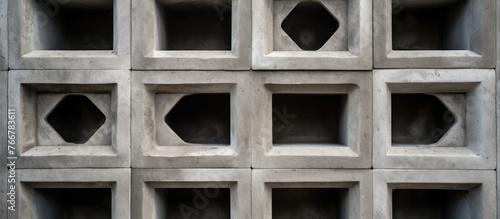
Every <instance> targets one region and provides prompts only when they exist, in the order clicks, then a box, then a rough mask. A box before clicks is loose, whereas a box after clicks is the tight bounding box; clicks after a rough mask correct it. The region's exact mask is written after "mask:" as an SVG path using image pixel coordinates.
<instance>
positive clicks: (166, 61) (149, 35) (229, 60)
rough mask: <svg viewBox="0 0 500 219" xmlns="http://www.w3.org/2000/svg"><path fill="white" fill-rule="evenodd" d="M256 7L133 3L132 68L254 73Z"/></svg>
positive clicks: (170, 0)
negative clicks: (253, 53)
mask: <svg viewBox="0 0 500 219" xmlns="http://www.w3.org/2000/svg"><path fill="white" fill-rule="evenodd" d="M251 4H252V1H246V0H216V1H207V0H188V1H180V0H145V1H142V0H133V1H132V7H133V8H134V10H133V12H132V13H133V16H132V17H133V19H132V32H133V33H135V34H132V68H133V69H134V70H141V69H146V70H167V69H175V70H249V69H250V68H251V67H250V66H251V63H250V59H251V57H250V51H251V32H250V31H251V28H252V27H251ZM186 17H188V18H189V19H186Z"/></svg>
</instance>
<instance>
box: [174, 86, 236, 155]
mask: <svg viewBox="0 0 500 219" xmlns="http://www.w3.org/2000/svg"><path fill="white" fill-rule="evenodd" d="M230 115H231V109H230V95H229V94H228V93H221V94H193V95H189V96H185V97H183V98H182V99H181V100H180V101H179V102H178V103H177V104H176V105H175V106H174V108H172V110H170V112H169V113H168V114H167V115H166V116H165V122H166V123H167V124H168V126H170V128H171V129H172V130H173V131H174V132H175V133H176V134H177V135H178V136H179V137H180V138H181V139H182V140H183V141H185V142H188V143H197V144H224V145H229V144H230V141H231V126H230V117H231V116H230Z"/></svg>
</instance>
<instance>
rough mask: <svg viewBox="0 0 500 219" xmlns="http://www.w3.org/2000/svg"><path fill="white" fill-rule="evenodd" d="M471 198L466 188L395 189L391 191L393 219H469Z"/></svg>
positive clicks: (470, 215)
mask: <svg viewBox="0 0 500 219" xmlns="http://www.w3.org/2000/svg"><path fill="white" fill-rule="evenodd" d="M471 203H473V200H472V199H471V196H470V195H469V191H468V190H439V189H395V190H393V192H392V217H393V218H394V219H417V218H441V219H470V218H473V217H472V214H471Z"/></svg>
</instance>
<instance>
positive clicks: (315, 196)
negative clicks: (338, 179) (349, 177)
mask: <svg viewBox="0 0 500 219" xmlns="http://www.w3.org/2000/svg"><path fill="white" fill-rule="evenodd" d="M348 194H349V189H347V188H273V189H272V195H271V196H272V218H273V219H286V218H335V219H347V218H349V217H348V212H349V207H348V203H349V199H348V197H349V195H348Z"/></svg>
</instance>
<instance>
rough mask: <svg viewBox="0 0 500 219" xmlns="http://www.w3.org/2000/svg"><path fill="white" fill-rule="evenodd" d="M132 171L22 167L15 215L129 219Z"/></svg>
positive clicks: (27, 216) (18, 216)
mask: <svg viewBox="0 0 500 219" xmlns="http://www.w3.org/2000/svg"><path fill="white" fill-rule="evenodd" d="M130 172H131V171H130V169H22V170H18V183H17V186H19V188H20V189H19V194H20V195H19V208H18V209H19V210H18V211H16V212H15V214H16V215H15V216H17V217H12V218H110V219H122V218H124V219H128V218H130V195H131V193H130V189H131V182H130V180H131V179H130V174H131V173H130ZM69 195H75V196H76V197H75V196H73V197H69ZM78 196H80V197H78ZM89 196H90V198H92V199H90V200H89V199H88V198H89ZM9 214H10V213H9ZM63 215H64V217H62V216H63ZM72 216H74V217H72Z"/></svg>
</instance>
